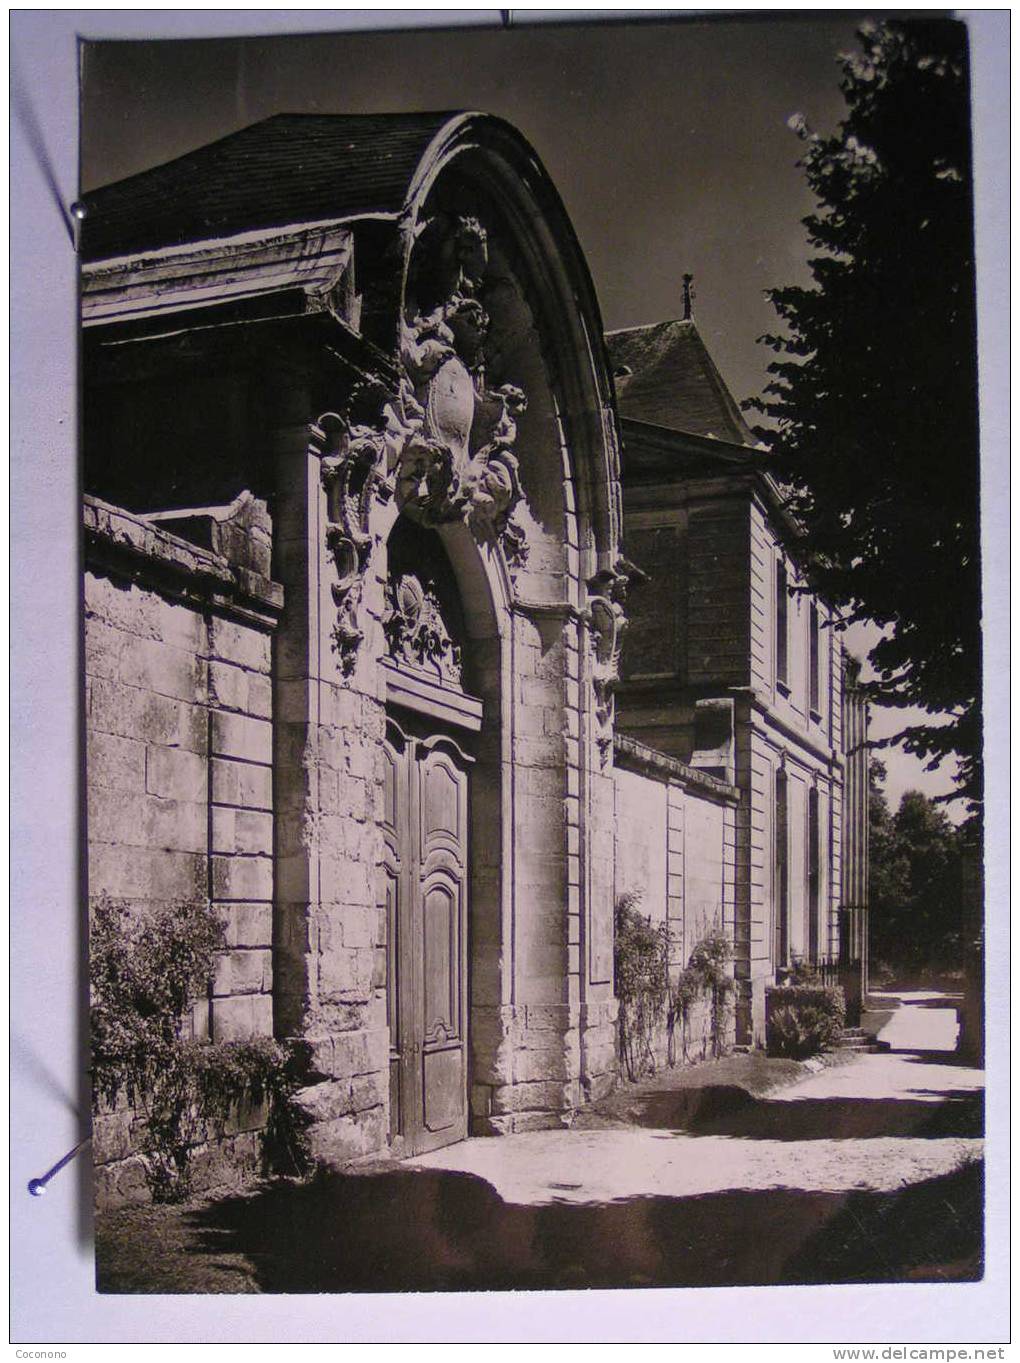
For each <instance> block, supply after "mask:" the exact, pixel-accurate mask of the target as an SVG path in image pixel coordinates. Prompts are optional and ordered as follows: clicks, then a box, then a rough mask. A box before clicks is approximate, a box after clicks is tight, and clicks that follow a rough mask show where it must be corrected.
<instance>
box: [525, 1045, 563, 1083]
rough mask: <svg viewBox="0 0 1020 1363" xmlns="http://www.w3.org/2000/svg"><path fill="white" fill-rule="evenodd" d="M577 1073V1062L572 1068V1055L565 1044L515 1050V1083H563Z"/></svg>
mask: <svg viewBox="0 0 1020 1363" xmlns="http://www.w3.org/2000/svg"><path fill="white" fill-rule="evenodd" d="M576 1073H577V1066H576V1064H575V1065H574V1067H573V1068H571V1063H570V1056H569V1055H568V1053H567V1051H566V1049H565V1048H564V1047H563V1046H559V1047H543V1048H541V1049H539V1050H524V1051H522V1050H517V1051H514V1058H513V1076H514V1083H515V1084H533V1083H537V1082H541V1081H544V1082H549V1083H555V1082H558V1083H561V1084H562V1083H564V1082H565V1081H567V1080H569V1079H570V1078H572V1077H573V1076H574V1075H576Z"/></svg>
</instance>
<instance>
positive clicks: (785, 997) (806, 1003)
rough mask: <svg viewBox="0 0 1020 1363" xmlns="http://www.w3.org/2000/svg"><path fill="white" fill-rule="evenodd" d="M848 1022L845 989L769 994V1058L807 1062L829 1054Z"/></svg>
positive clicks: (787, 988)
mask: <svg viewBox="0 0 1020 1363" xmlns="http://www.w3.org/2000/svg"><path fill="white" fill-rule="evenodd" d="M845 1019H846V1004H845V1001H844V998H843V991H842V989H840V988H838V987H836V986H827V985H813V984H793V985H783V986H778V987H776V988H774V989H769V990H767V991H766V1026H765V1037H766V1046H767V1049H768V1053H769V1055H775V1056H785V1057H786V1058H787V1059H790V1060H804V1059H806V1058H807V1057H808V1056H811V1055H817V1054H818V1052H819V1051H824V1050H829V1049H830V1048H831V1047H833V1046H834V1045H835V1044H836V1043H837V1042H838V1040H839V1037H840V1033H841V1032H842V1030H843V1023H844V1021H845Z"/></svg>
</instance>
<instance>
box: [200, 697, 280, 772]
mask: <svg viewBox="0 0 1020 1363" xmlns="http://www.w3.org/2000/svg"><path fill="white" fill-rule="evenodd" d="M209 742H210V750H211V751H212V753H213V754H214V755H215V756H217V757H232V758H240V759H243V760H244V761H246V762H258V763H263V764H265V765H269V764H270V763H271V762H272V760H273V726H272V725H271V724H270V723H269V722H268V721H267V720H264V719H254V718H252V717H251V716H250V715H237V714H232V713H230V712H227V711H224V710H215V711H213V712H212V715H211V725H210V735H209Z"/></svg>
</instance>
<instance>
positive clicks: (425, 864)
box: [380, 726, 470, 1154]
mask: <svg viewBox="0 0 1020 1363" xmlns="http://www.w3.org/2000/svg"><path fill="white" fill-rule="evenodd" d="M392 728H393V732H392V733H391V739H392V741H391V742H389V743H388V744H387V778H386V789H385V792H384V795H385V798H384V809H385V815H384V825H383V828H384V836H385V841H386V854H385V861H384V865H383V867H382V868H381V877H382V889H381V893H380V899H381V902H383V903H385V905H386V910H387V928H388V932H389V936H388V940H387V965H388V975H387V1021H388V1024H389V1027H390V1140H391V1144H392V1146H393V1148H394V1150H395V1151H396V1152H397V1153H402V1154H416V1153H420V1152H422V1151H425V1150H431V1149H434V1148H435V1147H436V1146H439V1145H446V1144H449V1143H451V1142H452V1141H456V1140H460V1139H461V1138H462V1137H463V1136H465V1135H466V1134H467V1037H466V1026H465V1019H466V1016H467V1010H466V1002H467V1001H466V988H467V983H466V982H467V941H466V935H467V933H466V924H467V880H468V862H467V801H468V776H467V770H466V766H467V762H468V761H469V760H470V759H468V758H466V757H465V755H464V754H463V753H462V752H460V750H459V748H458V747H457V745H455V744H454V743H453V742H452V740H449V739H446V738H445V737H443V736H441V735H433V736H430V737H428V738H425V739H423V738H417V737H406V736H404V735H403V734H401V735H400V737H399V738H397V737H396V734H395V726H392ZM391 796H392V802H391Z"/></svg>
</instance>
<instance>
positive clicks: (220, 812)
mask: <svg viewBox="0 0 1020 1363" xmlns="http://www.w3.org/2000/svg"><path fill="white" fill-rule="evenodd" d="M211 850H212V851H213V852H226V853H233V852H239V853H243V854H246V855H249V856H253V855H264V856H270V855H271V854H272V851H273V816H272V814H270V813H268V812H262V811H257V810H248V809H230V808H227V807H225V806H219V805H214V806H213V810H212V843H211Z"/></svg>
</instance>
